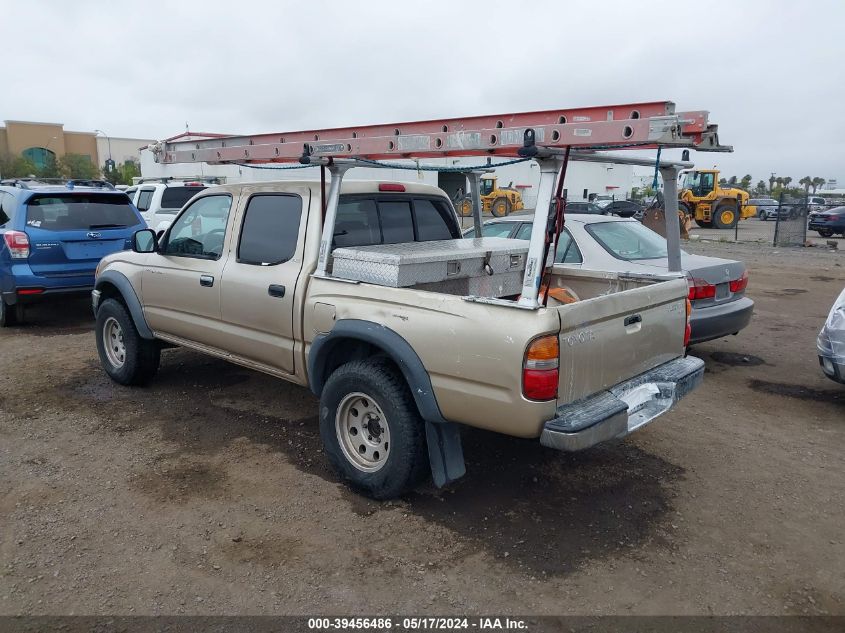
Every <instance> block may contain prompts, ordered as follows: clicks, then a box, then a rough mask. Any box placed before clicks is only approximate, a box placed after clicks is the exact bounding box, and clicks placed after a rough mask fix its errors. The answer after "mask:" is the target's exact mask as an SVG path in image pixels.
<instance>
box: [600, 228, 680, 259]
mask: <svg viewBox="0 0 845 633" xmlns="http://www.w3.org/2000/svg"><path fill="white" fill-rule="evenodd" d="M587 232H588V233H589V234H590V235H592V236H593V237H594V238H595V239H596V241H597V242H598V243H599V244H601V245H602V246H603V247H604V249H605V250H606V251H607V252H608V253H610V254H611V255H613V256H614V257H616V258H617V259H624V260H627V261H632V260H637V259H657V258H660V257H666V240H665V239H663V238H662V237H661V236H660V235H658V234H657V233H655V232H654V231H652V230H651V229H649V228H646V227H645V226H643V225H642V224H640V223H639V222H597V223H594V224H588V225H587Z"/></svg>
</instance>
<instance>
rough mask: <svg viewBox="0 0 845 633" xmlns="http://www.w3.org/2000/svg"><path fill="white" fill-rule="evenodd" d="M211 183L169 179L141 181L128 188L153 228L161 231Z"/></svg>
mask: <svg viewBox="0 0 845 633" xmlns="http://www.w3.org/2000/svg"><path fill="white" fill-rule="evenodd" d="M208 186H209V185H207V184H205V183H202V182H199V181H192V180H189V181H181V180H168V181H167V182H143V181H142V182H140V183H138V184H137V185H135V186H133V187H130V188H129V189H127V190H126V195H128V196H129V199H130V200H132V202H133V203H135V206H136V207H138V211H140V212H141V216H142V217H143V218H144V220H145V221H146V223H147V226H149V227H150V228H151V229H153V230H155V231H161V230H164V229H166V228H167V227H168V226H170V223H171V222H173V220H174V218H175V217H176V214H177V213H179V210H180V209H181V208H182V207H183V206H185V203H186V202H188V200H190V199H191V198H193V197H194V196H195V195H196V194H198V193H199V192H200V191H204V190H205V189H207V188H208Z"/></svg>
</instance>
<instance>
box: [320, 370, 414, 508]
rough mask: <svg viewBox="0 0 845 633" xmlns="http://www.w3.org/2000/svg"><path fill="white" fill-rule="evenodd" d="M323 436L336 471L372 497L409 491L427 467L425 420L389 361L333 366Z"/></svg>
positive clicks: (322, 420) (323, 403) (323, 413)
mask: <svg viewBox="0 0 845 633" xmlns="http://www.w3.org/2000/svg"><path fill="white" fill-rule="evenodd" d="M361 409H363V411H362V410H361ZM365 415H366V417H367V418H368V419H369V421H368V422H367V424H366V425H364V424H363V420H364V417H365ZM358 419H360V420H362V422H357V420H358ZM371 431H374V432H373V433H372V435H370V434H369V433H370V432H371ZM364 433H367V434H368V436H367V439H366V440H365V439H364ZM320 436H321V438H322V440H323V448H324V450H325V451H326V455H327V456H328V458H329V461H330V462H331V464H332V466H333V467H334V469H335V471H336V472H337V473H338V475H340V477H341V478H343V479H344V480H345V481H346V482H347V483H348V484H349V485H350V486H351V487H352V488H354V489H356V490H358V491H360V492H361V493H363V494H365V495H367V496H369V497H372V498H373V499H392V498H395V497H398V496H400V495H402V494H404V493H406V492H409V491H410V490H412V489H413V488H414V487H415V486H416V485H417V484H418V483H420V481H422V480H423V479H424V478H425V476H426V475H427V473H428V472H429V471H428V452H427V450H426V442H425V422H424V421H423V419H422V417H421V416H420V414H419V411H418V410H417V406H416V403H415V402H414V399H413V396H412V395H411V391H410V389H409V388H408V385H407V383H406V382H405V380H404V378H403V377H402V375H401V374H400V373H399V372H398V371H397V370H396V369H395V368H394V367H393V366H392V365H391V364H390V363H388V362H387V361H379V360H365V361H352V362H349V363H347V364H345V365H343V366H341V367H339V368H338V369H337V370H335V371H334V373H333V374H332V375H331V376H330V377H329V379H328V381H326V385H325V387H324V388H323V393H322V395H321V396H320ZM357 438H360V439H357ZM359 443H360V444H359ZM385 453H386V454H385Z"/></svg>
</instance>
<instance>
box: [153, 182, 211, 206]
mask: <svg viewBox="0 0 845 633" xmlns="http://www.w3.org/2000/svg"><path fill="white" fill-rule="evenodd" d="M203 189H205V187H167V189H165V190H164V191H163V192H162V194H161V208H162V209H181V208H182V207H183V206H185V203H186V202H187V201H188V200H190V199H191V198H193V197H194V196H195V195H197V194H198V193H199V192H200V191H202V190H203Z"/></svg>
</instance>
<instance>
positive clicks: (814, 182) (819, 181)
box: [810, 176, 827, 193]
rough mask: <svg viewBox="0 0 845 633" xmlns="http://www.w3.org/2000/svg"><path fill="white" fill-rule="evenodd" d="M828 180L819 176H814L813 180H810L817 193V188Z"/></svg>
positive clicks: (814, 191)
mask: <svg viewBox="0 0 845 633" xmlns="http://www.w3.org/2000/svg"><path fill="white" fill-rule="evenodd" d="M826 182H827V180H825V179H824V178H819V177H818V176H816V177H815V178H813V180H812V181H811V182H810V185H811V186H812V187H813V193H816V189H818V188H819V187H821V186H822V185H823V184H824V183H826Z"/></svg>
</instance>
